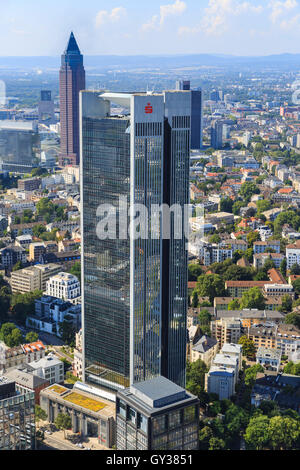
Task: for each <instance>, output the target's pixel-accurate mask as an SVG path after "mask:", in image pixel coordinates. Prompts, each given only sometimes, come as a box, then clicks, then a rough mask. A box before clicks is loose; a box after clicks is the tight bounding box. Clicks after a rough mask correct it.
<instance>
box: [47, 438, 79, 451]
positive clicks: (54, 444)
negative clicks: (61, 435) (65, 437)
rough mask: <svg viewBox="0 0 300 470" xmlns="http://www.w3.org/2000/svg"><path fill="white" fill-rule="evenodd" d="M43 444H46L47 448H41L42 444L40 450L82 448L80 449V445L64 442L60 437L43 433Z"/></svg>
mask: <svg viewBox="0 0 300 470" xmlns="http://www.w3.org/2000/svg"><path fill="white" fill-rule="evenodd" d="M44 445H45V446H47V448H48V449H43V448H42V446H43V445H42V446H41V450H83V449H80V447H76V446H75V445H73V444H71V443H69V442H68V441H65V442H64V441H62V440H61V439H57V438H55V437H53V436H47V435H45V439H44ZM49 448H50V449H49Z"/></svg>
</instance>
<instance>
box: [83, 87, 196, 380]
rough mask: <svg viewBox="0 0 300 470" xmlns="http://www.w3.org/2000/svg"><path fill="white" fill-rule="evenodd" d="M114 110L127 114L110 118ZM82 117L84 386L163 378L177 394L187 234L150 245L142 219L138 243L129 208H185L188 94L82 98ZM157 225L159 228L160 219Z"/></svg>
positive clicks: (158, 232) (152, 238)
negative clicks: (110, 230) (107, 211)
mask: <svg viewBox="0 0 300 470" xmlns="http://www.w3.org/2000/svg"><path fill="white" fill-rule="evenodd" d="M111 102H113V103H117V104H119V105H121V106H123V107H125V108H127V109H128V111H129V114H126V115H123V116H121V117H120V116H112V115H111ZM81 114H82V118H81V126H82V128H81V132H82V158H81V174H82V175H83V177H82V183H81V184H82V187H81V194H82V210H81V214H82V231H83V234H82V242H83V263H82V266H83V273H82V279H83V286H84V288H83V290H84V292H83V326H84V361H85V381H86V382H88V383H92V384H94V385H99V386H102V387H108V388H112V389H120V388H126V387H128V386H129V385H130V383H135V382H139V381H143V380H147V379H150V378H152V377H155V376H157V375H160V374H162V375H164V376H165V377H167V378H169V379H170V380H172V381H174V382H175V383H177V384H180V385H184V383H185V366H186V311H187V249H186V239H185V235H184V226H183V225H184V224H182V226H181V228H180V229H179V231H180V233H179V237H178V238H175V229H177V227H175V224H174V220H173V221H172V222H171V224H170V225H171V227H169V232H170V233H169V236H165V237H163V233H162V232H163V230H162V229H160V228H158V229H157V227H156V229H155V231H154V235H153V231H152V227H150V224H149V226H148V220H147V216H145V213H144V216H143V217H142V222H141V225H142V226H143V228H144V231H143V234H141V236H137V237H136V236H135V234H136V226H135V222H134V219H135V217H136V216H135V215H134V214H133V213H132V209H131V211H130V214H129V217H127V206H126V205H127V204H130V205H131V208H136V207H141V205H142V206H143V207H144V208H146V209H147V210H148V213H149V214H150V213H151V209H152V208H153V205H156V206H155V207H156V208H157V207H160V206H161V205H162V204H163V203H164V204H167V205H169V206H172V205H174V204H177V205H178V206H179V207H180V208H181V209H183V206H184V204H187V203H188V202H189V154H190V129H191V122H190V121H191V95H190V92H189V91H178V92H164V93H162V94H151V95H150V94H145V93H140V94H125V93H101V92H82V93H81ZM120 197H121V198H122V199H121V200H120ZM100 204H106V205H109V207H110V208H111V207H112V208H113V209H111V210H112V212H113V213H115V214H116V215H117V216H118V217H117V223H116V234H117V235H116V236H115V237H114V236H112V237H106V239H101V236H100V237H99V229H101V228H102V227H103V223H102V221H101V210H100V212H99V211H98V206H99V205H100ZM124 204H125V209H124ZM138 204H139V205H140V206H137V205H138ZM102 207H103V206H102ZM100 209H101V208H100ZM97 215H98V217H97ZM103 216H104V214H102V219H103ZM155 216H157V217H158V220H162V224H161V226H163V227H164V228H165V221H166V220H167V217H164V216H163V217H161V219H160V214H159V212H155ZM124 219H125V220H124ZM121 220H122V222H125V227H126V228H125V233H124V228H122V226H121ZM152 220H153V219H152ZM128 222H130V237H128V231H127V227H128V225H127V224H128ZM141 225H140V226H141ZM166 226H167V224H166ZM104 238H105V237H104ZM112 332H113V334H112Z"/></svg>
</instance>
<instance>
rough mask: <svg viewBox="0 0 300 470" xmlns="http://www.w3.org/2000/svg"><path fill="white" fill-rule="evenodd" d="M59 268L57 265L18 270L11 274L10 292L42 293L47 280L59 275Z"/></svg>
mask: <svg viewBox="0 0 300 470" xmlns="http://www.w3.org/2000/svg"><path fill="white" fill-rule="evenodd" d="M60 270H61V267H60V266H59V265H57V264H48V265H37V266H30V267H29V268H25V269H20V270H19V271H15V272H13V273H12V274H11V279H10V285H11V289H12V292H13V293H15V292H20V293H21V294H25V293H26V292H32V291H34V290H41V291H44V290H45V289H46V283H47V281H48V279H49V278H50V277H51V276H53V275H55V274H57V273H59V272H60Z"/></svg>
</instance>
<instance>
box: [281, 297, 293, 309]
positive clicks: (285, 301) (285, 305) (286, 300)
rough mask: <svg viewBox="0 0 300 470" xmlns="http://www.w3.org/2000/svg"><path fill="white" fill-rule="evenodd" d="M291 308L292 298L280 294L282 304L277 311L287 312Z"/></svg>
mask: <svg viewBox="0 0 300 470" xmlns="http://www.w3.org/2000/svg"><path fill="white" fill-rule="evenodd" d="M292 308H293V300H292V297H291V296H290V295H288V294H287V295H283V296H282V305H281V306H280V307H279V311H280V312H282V313H289V312H291V311H292Z"/></svg>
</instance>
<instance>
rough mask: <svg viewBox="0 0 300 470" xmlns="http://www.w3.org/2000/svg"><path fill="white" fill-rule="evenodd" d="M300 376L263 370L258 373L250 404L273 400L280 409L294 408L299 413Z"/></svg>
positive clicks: (257, 404)
mask: <svg viewBox="0 0 300 470" xmlns="http://www.w3.org/2000/svg"><path fill="white" fill-rule="evenodd" d="M299 391H300V377H298V376H296V375H288V374H281V373H280V374H277V373H275V372H269V371H265V373H264V374H258V376H257V379H256V383H255V385H254V387H253V389H252V393H251V405H254V406H256V407H258V406H260V404H261V402H262V401H274V402H275V403H276V404H277V405H278V407H279V409H280V410H287V409H288V410H295V411H296V412H297V413H298V414H300V398H299Z"/></svg>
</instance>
